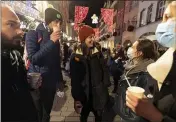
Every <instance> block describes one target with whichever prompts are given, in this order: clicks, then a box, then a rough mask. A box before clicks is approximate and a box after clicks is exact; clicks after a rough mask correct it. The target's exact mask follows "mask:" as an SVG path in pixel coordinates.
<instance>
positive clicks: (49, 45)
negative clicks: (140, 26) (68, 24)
mask: <svg viewBox="0 0 176 122" xmlns="http://www.w3.org/2000/svg"><path fill="white" fill-rule="evenodd" d="M2 11H3V12H2V29H1V30H2V32H1V34H2V120H3V122H9V121H16V122H49V121H50V113H51V109H52V105H53V101H54V96H55V94H56V93H57V95H58V96H63V94H64V88H66V87H67V86H66V82H67V81H64V80H63V73H62V70H64V72H65V73H66V74H67V75H68V76H69V77H70V78H71V94H72V97H73V99H74V109H75V111H76V112H77V113H78V114H80V121H81V122H87V118H88V116H89V113H90V112H93V114H94V116H95V121H96V122H106V121H107V122H112V121H113V119H114V117H115V116H116V115H119V116H120V117H121V121H122V122H176V114H175V112H176V90H175V88H176V82H175V79H176V77H175V72H176V65H175V63H176V52H175V48H176V1H173V2H171V3H170V4H169V5H168V7H167V9H166V11H165V13H164V15H163V21H162V23H160V24H159V25H158V27H157V29H156V39H157V40H151V39H148V38H146V37H140V38H139V39H137V40H133V39H134V38H133V35H129V36H128V37H124V38H123V39H124V41H123V43H118V44H117V46H116V47H115V48H114V49H113V50H110V49H106V48H103V47H101V45H100V44H99V43H98V42H96V41H95V32H94V30H93V28H92V27H90V26H88V25H82V26H80V29H79V32H78V37H79V40H80V42H79V43H76V44H72V45H71V46H68V45H67V43H62V40H61V34H62V33H61V25H62V22H63V20H62V13H60V12H58V11H57V10H56V9H53V8H48V9H46V10H45V23H40V24H39V25H38V26H37V27H36V28H35V29H33V30H29V31H28V32H26V34H25V36H23V38H22V35H23V32H22V30H21V29H20V27H19V18H18V17H17V15H16V14H15V12H14V11H13V10H12V9H11V8H10V7H8V6H5V5H2ZM128 31H129V32H133V31H134V27H133V26H131V25H130V26H129V27H128ZM127 35H128V34H127ZM21 40H23V41H22V42H21ZM24 42H25V43H24ZM132 42H134V43H132ZM22 55H24V56H23V57H24V58H23V59H22V58H21V57H22ZM24 61H25V67H24V63H23V62H24ZM32 73H33V74H40V78H38V79H37V87H36V88H34V87H31V84H33V80H34V79H33V80H31V79H29V76H30V74H32ZM33 77H34V75H33ZM110 77H112V79H113V80H110ZM112 85H113V87H114V89H113V91H112V93H113V94H114V96H115V97H112V96H111V94H110V93H109V87H110V86H112ZM130 85H131V86H138V87H141V88H143V89H144V90H145V93H144V97H142V98H138V97H136V96H135V95H134V94H132V93H131V92H130V91H129V90H128V87H129V86H130ZM12 101H13V102H12ZM9 109H10V110H11V111H10V113H9Z"/></svg>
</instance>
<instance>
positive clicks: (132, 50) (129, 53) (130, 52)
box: [127, 47, 135, 59]
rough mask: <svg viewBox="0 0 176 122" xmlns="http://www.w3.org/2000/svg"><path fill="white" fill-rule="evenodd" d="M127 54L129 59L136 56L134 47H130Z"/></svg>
mask: <svg viewBox="0 0 176 122" xmlns="http://www.w3.org/2000/svg"><path fill="white" fill-rule="evenodd" d="M127 56H128V58H129V59H133V58H135V52H134V49H133V48H132V47H129V48H128V50H127Z"/></svg>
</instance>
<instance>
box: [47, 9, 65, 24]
mask: <svg viewBox="0 0 176 122" xmlns="http://www.w3.org/2000/svg"><path fill="white" fill-rule="evenodd" d="M54 20H60V21H61V22H62V15H61V13H60V12H59V11H57V10H56V9H54V8H47V9H46V10H45V22H46V25H48V24H50V23H51V22H52V21H54Z"/></svg>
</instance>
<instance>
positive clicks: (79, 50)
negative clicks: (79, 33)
mask: <svg viewBox="0 0 176 122" xmlns="http://www.w3.org/2000/svg"><path fill="white" fill-rule="evenodd" d="M98 52H99V51H98V49H97V47H94V48H93V49H92V55H93V54H96V53H98ZM76 54H78V55H83V52H82V50H81V49H77V50H76Z"/></svg>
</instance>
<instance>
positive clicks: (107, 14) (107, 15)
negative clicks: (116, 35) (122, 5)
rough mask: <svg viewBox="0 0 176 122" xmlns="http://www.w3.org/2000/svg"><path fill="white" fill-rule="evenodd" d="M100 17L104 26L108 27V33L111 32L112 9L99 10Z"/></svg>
mask: <svg viewBox="0 0 176 122" xmlns="http://www.w3.org/2000/svg"><path fill="white" fill-rule="evenodd" d="M101 15H102V18H103V20H104V22H105V24H106V25H108V31H109V32H113V18H114V9H105V8H101Z"/></svg>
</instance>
